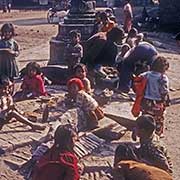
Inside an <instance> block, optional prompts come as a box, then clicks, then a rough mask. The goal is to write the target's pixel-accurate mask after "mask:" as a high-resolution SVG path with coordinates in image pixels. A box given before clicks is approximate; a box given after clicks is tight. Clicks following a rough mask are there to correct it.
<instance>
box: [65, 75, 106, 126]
mask: <svg viewBox="0 0 180 180" xmlns="http://www.w3.org/2000/svg"><path fill="white" fill-rule="evenodd" d="M67 87H68V93H69V96H70V98H71V99H72V100H73V101H74V102H75V103H76V104H77V106H78V107H80V108H81V109H82V110H83V111H84V112H85V114H86V115H87V118H88V119H87V127H88V128H90V129H93V128H95V127H97V125H98V120H100V119H102V118H103V117H104V113H103V111H102V110H101V108H100V107H99V105H98V103H97V102H96V100H95V99H94V98H93V97H91V96H90V95H89V94H87V93H86V92H85V91H84V85H83V83H82V81H81V80H80V79H78V78H72V79H70V80H69V81H68V83H67Z"/></svg>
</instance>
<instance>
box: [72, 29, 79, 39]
mask: <svg viewBox="0 0 180 180" xmlns="http://www.w3.org/2000/svg"><path fill="white" fill-rule="evenodd" d="M69 37H70V38H71V39H72V38H74V37H79V38H81V33H80V32H79V31H78V30H77V29H76V30H71V31H70V32H69Z"/></svg>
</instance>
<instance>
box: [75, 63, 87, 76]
mask: <svg viewBox="0 0 180 180" xmlns="http://www.w3.org/2000/svg"><path fill="white" fill-rule="evenodd" d="M79 68H80V69H85V71H86V72H87V67H86V65H85V64H82V63H77V64H75V66H74V67H73V74H75V73H76V71H77V69H79Z"/></svg>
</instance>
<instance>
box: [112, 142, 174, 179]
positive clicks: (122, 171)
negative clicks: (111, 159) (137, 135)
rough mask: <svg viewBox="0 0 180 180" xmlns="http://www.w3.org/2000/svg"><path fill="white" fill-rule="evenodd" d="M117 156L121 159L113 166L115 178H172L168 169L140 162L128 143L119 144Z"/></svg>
mask: <svg viewBox="0 0 180 180" xmlns="http://www.w3.org/2000/svg"><path fill="white" fill-rule="evenodd" d="M116 156H118V157H121V159H119V161H118V162H117V163H116V164H115V166H114V168H113V171H112V172H113V179H114V180H126V179H128V180H136V179H137V180H172V176H171V175H170V174H168V173H167V172H166V171H164V170H162V169H160V168H157V167H154V166H150V165H147V164H145V163H142V162H139V161H138V159H137V157H136V155H135V153H134V152H133V149H132V148H131V147H130V146H129V145H128V143H123V144H120V145H119V146H118V148H117V149H116Z"/></svg>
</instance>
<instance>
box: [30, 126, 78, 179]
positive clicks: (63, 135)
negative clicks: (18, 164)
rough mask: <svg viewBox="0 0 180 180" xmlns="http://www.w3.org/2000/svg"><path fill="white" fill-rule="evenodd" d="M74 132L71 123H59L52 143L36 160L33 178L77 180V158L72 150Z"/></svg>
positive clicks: (74, 138)
mask: <svg viewBox="0 0 180 180" xmlns="http://www.w3.org/2000/svg"><path fill="white" fill-rule="evenodd" d="M76 137H77V135H76V133H75V131H74V130H73V129H72V127H71V125H69V124H66V125H60V126H59V127H58V128H57V129H56V131H55V135H54V145H53V146H52V147H51V148H50V149H49V150H47V152H46V153H45V154H44V155H43V156H42V157H40V159H39V160H38V161H37V162H36V166H35V169H34V172H33V178H32V179H33V180H49V179H52V180H79V178H80V175H79V168H78V159H77V157H76V155H75V153H74V151H73V147H74V143H75V140H76Z"/></svg>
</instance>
